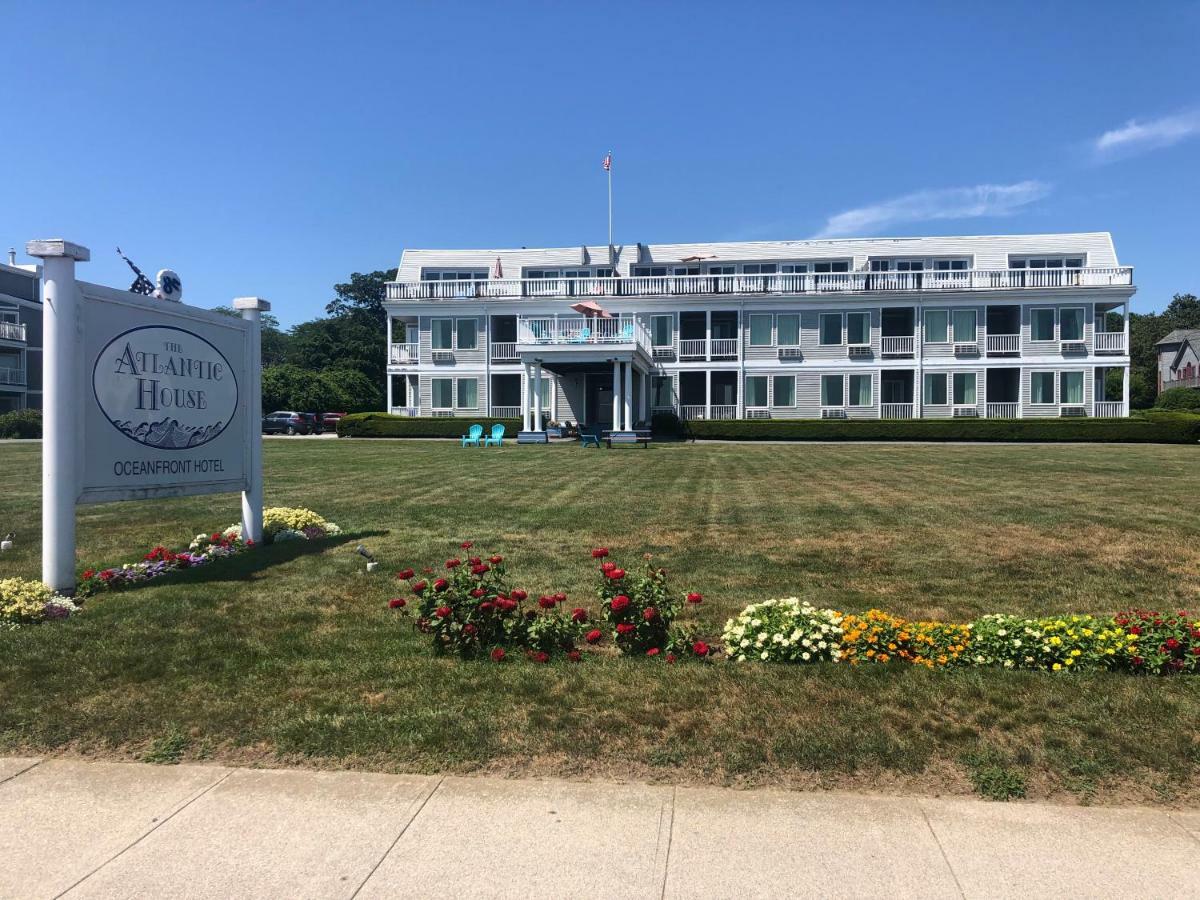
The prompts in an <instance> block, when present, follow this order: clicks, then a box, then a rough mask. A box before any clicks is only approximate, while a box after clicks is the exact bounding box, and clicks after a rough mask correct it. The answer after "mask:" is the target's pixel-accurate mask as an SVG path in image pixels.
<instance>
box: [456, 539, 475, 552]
mask: <svg viewBox="0 0 1200 900" xmlns="http://www.w3.org/2000/svg"><path fill="white" fill-rule="evenodd" d="M458 546H460V547H462V548H463V549H464V550H470V549H471V548H472V547H474V546H475V542H474V541H463V542H462V543H461V544H459V545H458Z"/></svg>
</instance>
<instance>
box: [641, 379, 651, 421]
mask: <svg viewBox="0 0 1200 900" xmlns="http://www.w3.org/2000/svg"><path fill="white" fill-rule="evenodd" d="M640 377H641V379H642V381H641V390H640V391H639V393H638V400H639V404H638V409H639V410H641V415H640V416H639V418H640V419H641V420H642V421H643V422H649V421H650V409H649V407H648V406H647V405H646V398H647V396H648V394H647V384H646V383H647V382H648V381H649V380H650V373H649V372H643V373H642V374H641V376H640Z"/></svg>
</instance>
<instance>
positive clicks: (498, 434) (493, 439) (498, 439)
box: [483, 422, 504, 447]
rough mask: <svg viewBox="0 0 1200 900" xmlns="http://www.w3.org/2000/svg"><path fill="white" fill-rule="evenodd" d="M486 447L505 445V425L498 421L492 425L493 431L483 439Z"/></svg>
mask: <svg viewBox="0 0 1200 900" xmlns="http://www.w3.org/2000/svg"><path fill="white" fill-rule="evenodd" d="M483 446H485V447H503V446H504V426H503V425H501V424H500V423H499V422H497V423H496V424H495V425H493V426H492V433H491V435H490V436H489V437H486V438H484V439H483Z"/></svg>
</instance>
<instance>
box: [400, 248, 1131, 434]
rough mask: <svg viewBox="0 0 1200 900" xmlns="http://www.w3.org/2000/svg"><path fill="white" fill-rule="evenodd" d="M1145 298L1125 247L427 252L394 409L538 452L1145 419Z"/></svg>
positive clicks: (407, 312) (409, 264)
mask: <svg viewBox="0 0 1200 900" xmlns="http://www.w3.org/2000/svg"><path fill="white" fill-rule="evenodd" d="M1134 290H1135V288H1134V286H1133V270H1132V268H1130V267H1128V266H1122V265H1120V263H1119V262H1118V260H1117V253H1116V250H1115V248H1114V247H1113V243H1112V238H1111V236H1110V235H1109V234H1107V233H1104V232H1098V233H1089V234H1042V235H1006V236H986V237H984V236H971V237H926V238H871V239H855V240H810V241H776V242H754V243H715V244H637V245H633V246H628V245H626V246H617V247H607V246H599V247H572V248H565V249H545V250H530V249H524V248H522V249H520V250H406V251H405V252H404V255H403V257H402V259H401V262H400V268H399V272H398V274H397V277H396V281H395V282H392V283H390V284H388V286H387V303H386V306H387V312H388V318H389V322H388V328H389V332H388V342H389V343H388V354H389V355H388V373H389V375H388V385H387V392H388V407H389V409H390V410H391V411H392V412H393V413H397V414H400V415H409V416H418V415H420V416H462V417H465V418H470V419H477V420H480V421H484V420H487V419H495V418H503V417H507V418H520V419H522V420H523V430H524V431H526V432H528V431H541V430H542V427H543V426H542V424H541V422H542V421H544V420H546V419H548V420H550V421H556V422H576V423H587V424H598V425H602V426H604V427H606V428H612V427H614V423H615V427H616V428H617V429H618V430H629V429H631V428H633V427H635V426H636V425H637V424H638V423H641V422H646V421H648V420H649V419H650V417H651V416H652V415H653V414H654V413H657V412H660V411H673V412H675V413H677V414H678V415H679V416H680V418H682V419H685V420H692V419H767V418H771V419H782V418H821V417H824V418H850V419H880V418H883V419H910V418H944V417H950V416H970V417H979V418H984V417H987V418H1023V417H1034V416H1104V417H1111V416H1126V415H1128V413H1129V301H1130V298H1131V297H1132V295H1133V293H1134ZM584 303H590V304H594V305H596V306H598V307H600V308H601V309H602V310H603V311H604V313H606V314H608V316H609V317H600V316H598V315H596V314H594V313H593V314H588V315H585V314H582V313H581V312H578V311H576V310H574V309H573V308H572V307H573V306H577V305H580V304H584ZM401 324H402V326H403V327H401ZM1112 370H1117V371H1119V372H1121V373H1122V376H1123V377H1121V378H1116V377H1113V378H1109V377H1107V376H1108V374H1109V372H1110V371H1112ZM534 384H539V385H540V390H539V391H533V390H531V387H532V385H534ZM538 412H540V413H541V416H540V417H539V416H538Z"/></svg>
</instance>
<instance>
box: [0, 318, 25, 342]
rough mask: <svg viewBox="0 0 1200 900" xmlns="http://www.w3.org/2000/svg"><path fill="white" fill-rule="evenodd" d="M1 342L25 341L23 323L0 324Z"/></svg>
mask: <svg viewBox="0 0 1200 900" xmlns="http://www.w3.org/2000/svg"><path fill="white" fill-rule="evenodd" d="M0 340H5V341H24V340H25V324H24V323H23V322H0Z"/></svg>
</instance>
